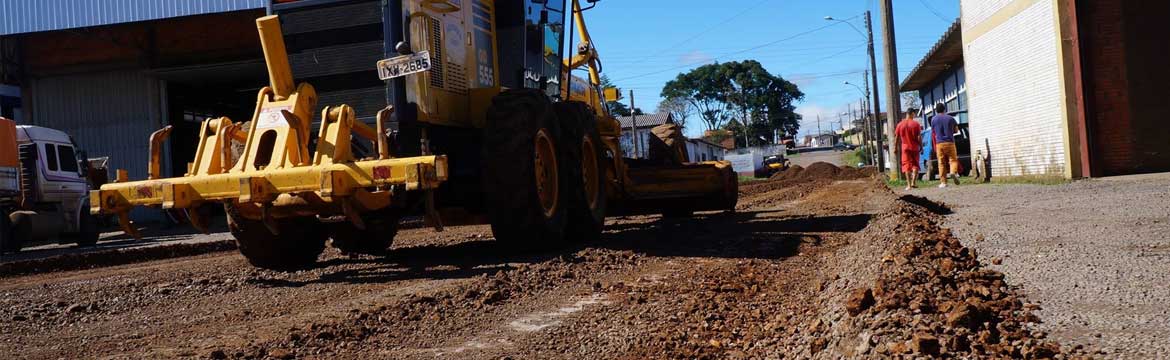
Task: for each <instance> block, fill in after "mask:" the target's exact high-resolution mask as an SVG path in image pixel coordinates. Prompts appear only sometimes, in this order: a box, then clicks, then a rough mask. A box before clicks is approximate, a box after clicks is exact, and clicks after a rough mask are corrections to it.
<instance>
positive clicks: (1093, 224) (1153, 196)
mask: <svg viewBox="0 0 1170 360" xmlns="http://www.w3.org/2000/svg"><path fill="white" fill-rule="evenodd" d="M912 193H913V194H916V195H922V196H926V197H928V198H930V199H932V200H936V201H942V202H945V203H947V204H948V205H950V207H951V208H952V209H953V210H954V211H955V214H953V215H950V216H948V217H947V223H946V224H945V226H947V227H950V228H952V229H953V230H954V231H955V233H956V234H957V235H958V236H959V237H960V238H961V239H962V240H963V242H964V244H965V245H966V246H968V247H971V248H974V249H976V250H977V251H978V253H979V256H980V259H981V261H982V262H983V263H985V264H987V265H988V266H990V267H991V268H993V269H996V270H1000V271H1002V272H1004V273H1006V274H1007V276H1008V278H1009V281H1008V282H1009V283H1014V284H1019V285H1020V286H1022V287H1023V288H1024V292H1025V293H1026V294H1027V295H1028V296H1029V298H1030V299H1031V300H1033V301H1035V302H1038V303H1040V304H1041V306H1042V310H1041V311H1039V312H1038V315H1039V316H1040V318H1041V320H1042V321H1043V322H1044V323H1043V324H1041V327H1043V328H1044V329H1045V330H1047V331H1049V332H1050V333H1051V334H1052V336H1053V337H1055V338H1056V340H1058V341H1060V342H1062V343H1064V344H1084V345H1091V346H1093V348H1100V349H1102V350H1103V351H1104V352H1105V353H1106V354H1108V355H1106V356H1107V357H1119V358H1166V357H1170V306H1168V305H1167V304H1168V303H1170V286H1168V285H1167V284H1170V237H1168V236H1167V235H1166V234H1170V174H1154V175H1141V176H1134V177H1124V178H1109V179H1107V180H1085V181H1078V182H1075V183H1070V184H1064V185H980V186H959V187H951V188H947V189H938V188H924V189H919V190H915V191H913V192H912ZM994 262H1002V264H1001V265H992V264H993V263H994Z"/></svg>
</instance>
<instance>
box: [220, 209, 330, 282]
mask: <svg viewBox="0 0 1170 360" xmlns="http://www.w3.org/2000/svg"><path fill="white" fill-rule="evenodd" d="M224 212H226V213H227V218H228V229H229V230H231V233H232V236H234V237H235V238H236V244H237V245H238V246H239V248H240V254H243V255H244V257H245V258H247V259H248V262H249V263H251V264H252V266H255V267H259V268H264V269H270V270H277V271H295V270H300V269H305V268H309V267H312V266H313V264H315V263H316V262H317V257H318V256H320V255H321V252H322V251H324V250H325V241H326V240H328V237H329V233H328V231H327V229H326V227H325V226H324V224H321V222H320V221H317V219H316V218H313V217H299V218H284V219H276V227H277V230H279V232H280V234H279V235H274V234H272V232H270V231H268V227H266V226H264V223H263V222H262V221H259V220H251V219H248V218H245V217H243V216H241V215H240V213H239V211H238V210H237V209H236V206H235V205H234V204H224Z"/></svg>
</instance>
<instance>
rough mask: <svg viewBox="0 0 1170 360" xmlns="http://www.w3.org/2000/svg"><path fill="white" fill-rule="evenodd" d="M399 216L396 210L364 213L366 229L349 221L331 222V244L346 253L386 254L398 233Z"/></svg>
mask: <svg viewBox="0 0 1170 360" xmlns="http://www.w3.org/2000/svg"><path fill="white" fill-rule="evenodd" d="M399 218H400V216H399V215H398V212H397V211H395V210H381V211H375V212H370V213H367V214H363V215H362V221H363V222H364V223H365V226H366V228H365V229H364V230H361V229H358V228H357V227H356V226H353V223H351V222H348V221H345V222H339V223H334V224H329V237H331V238H333V241H332V242H331V244H333V247H334V248H337V250H340V251H341V252H342V253H345V254H366V255H378V256H381V255H386V252H387V251H389V250H390V245H391V244H393V243H394V236H395V235H397V234H398V219H399Z"/></svg>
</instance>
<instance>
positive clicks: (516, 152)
mask: <svg viewBox="0 0 1170 360" xmlns="http://www.w3.org/2000/svg"><path fill="white" fill-rule="evenodd" d="M554 116H555V115H554V114H553V109H552V103H551V102H550V101H549V100H548V97H547V96H546V95H545V94H544V93H543V92H540V91H538V90H532V89H513V90H507V91H504V92H502V93H500V94H499V95H497V96H496V97H495V98H493V99H492V106H491V107H490V108H489V109H488V112H487V126H486V127H485V128H484V136H483V191H484V200H485V208H486V210H487V213H488V218H489V220H490V222H491V227H492V233H493V234H494V235H495V237H496V239H497V240H499V241H501V242H506V243H509V244H513V245H522V246H547V245H550V244H555V243H559V242H560V241H561V240H562V239H563V237H564V230H565V211H564V206H562V205H561V204H558V205H557V210H556V211H555V212H554V214H553V216H552V217H551V218H545V216H544V214H543V212H542V211H541V210H540V209H541V207H540V200H539V198H538V197H537V194H536V190H535V189H536V187H535V179H534V176H533V174H534V171H535V170H534V168H533V160H532V158H533V146H534V145H533V140H534V138H535V135H536V133H537V131H539V130H540V129H541V128H546V129H548V131H549V132H550V133H551V134H550V135H552V137H553V139H554V141H556V139H558V138H560V129H559V127H558V126H557V122H556V121H555V118H554ZM558 145H559V144H558ZM558 147H559V146H558ZM557 163H558V164H564V161H563V160H560V159H558V161H557ZM560 168H561V169H564V166H560ZM561 174H562V175H560V176H559V179H560V181H561V183H564V181H565V179H566V178H565V176H564V175H563V174H564V173H563V171H562V172H561ZM561 188H562V189H563V188H564V187H563V186H562V187H561ZM564 198H565V197H564V196H563V195H562V196H561V197H560V199H561V203H562V204H563V202H564V201H563V199H564Z"/></svg>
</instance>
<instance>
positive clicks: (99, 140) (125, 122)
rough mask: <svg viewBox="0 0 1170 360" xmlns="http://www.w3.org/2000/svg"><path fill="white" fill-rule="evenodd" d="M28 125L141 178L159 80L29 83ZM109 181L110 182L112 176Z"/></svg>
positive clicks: (88, 78)
mask: <svg viewBox="0 0 1170 360" xmlns="http://www.w3.org/2000/svg"><path fill="white" fill-rule="evenodd" d="M28 90H30V92H29V94H28V96H29V99H30V100H31V102H32V106H31V113H30V114H29V115H30V116H29V123H30V124H33V125H40V126H45V127H51V128H54V129H59V130H62V131H65V132H66V133H68V134H69V135H71V136H73V139H74V140H75V141H76V142H77V143H78V146H79V147H80V148H81V149H84V150H86V151H87V152H88V153H89V156H90V157H100V156H109V157H110V169H111V174H110V175H111V176H112V175H114V174H113V173H112V170H113V169H119V168H121V169H126V170H127V171H128V172H129V173H130V178H131V179H145V178H146V163H147V157H148V156H149V155H148V153H147V152H148V150H149V148H150V145H149V137H150V133H151V132H153V131H155V130H157V129H158V128H160V127H161V125H160V124H161V123H162V122H161V121H160V119H159V114H160V111H159V105H158V104H159V98H160V97H159V86H158V81H156V80H152V79H151V78H148V77H147V76H145V75H144V74H143V73H142V72H141V71H137V70H128V71H114V72H102V73H87V74H76V75H64V76H55V77H45V78H38V79H33V81H32V82H31V86H30V88H29V89H28ZM111 178H112V177H111Z"/></svg>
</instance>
